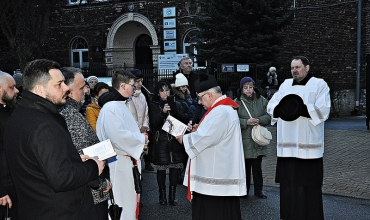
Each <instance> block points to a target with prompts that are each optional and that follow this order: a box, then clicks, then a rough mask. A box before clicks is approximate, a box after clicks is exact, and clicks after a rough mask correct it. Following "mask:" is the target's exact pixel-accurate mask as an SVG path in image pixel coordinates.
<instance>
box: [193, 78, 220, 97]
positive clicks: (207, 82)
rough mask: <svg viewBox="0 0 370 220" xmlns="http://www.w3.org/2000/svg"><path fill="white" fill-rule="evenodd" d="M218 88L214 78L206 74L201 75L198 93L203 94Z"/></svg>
mask: <svg viewBox="0 0 370 220" xmlns="http://www.w3.org/2000/svg"><path fill="white" fill-rule="evenodd" d="M216 86H218V84H217V80H216V78H215V77H214V76H212V75H208V74H205V73H201V74H199V85H198V87H197V89H196V91H197V93H201V92H204V91H207V90H208V89H211V88H213V87H216Z"/></svg>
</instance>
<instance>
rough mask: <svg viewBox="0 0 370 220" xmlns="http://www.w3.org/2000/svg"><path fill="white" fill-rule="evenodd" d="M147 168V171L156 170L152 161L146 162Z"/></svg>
mask: <svg viewBox="0 0 370 220" xmlns="http://www.w3.org/2000/svg"><path fill="white" fill-rule="evenodd" d="M145 169H146V170H147V171H154V167H153V166H152V164H151V163H145Z"/></svg>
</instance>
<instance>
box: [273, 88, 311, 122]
mask: <svg viewBox="0 0 370 220" xmlns="http://www.w3.org/2000/svg"><path fill="white" fill-rule="evenodd" d="M305 112H307V107H306V105H305V104H304V103H303V100H302V98H301V97H299V96H298V95H295V94H290V95H287V96H285V97H284V98H282V99H281V100H280V102H279V104H278V105H277V106H276V107H275V110H274V117H280V118H281V119H283V120H284V121H294V120H296V119H297V118H299V117H300V116H301V115H303V114H304V113H305Z"/></svg>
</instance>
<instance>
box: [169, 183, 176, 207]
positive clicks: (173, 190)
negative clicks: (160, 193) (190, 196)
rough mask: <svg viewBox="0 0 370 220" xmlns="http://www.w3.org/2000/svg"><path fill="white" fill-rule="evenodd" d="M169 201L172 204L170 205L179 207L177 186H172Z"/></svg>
mask: <svg viewBox="0 0 370 220" xmlns="http://www.w3.org/2000/svg"><path fill="white" fill-rule="evenodd" d="M168 200H169V202H170V205H173V206H177V200H176V186H170V188H169V195H168Z"/></svg>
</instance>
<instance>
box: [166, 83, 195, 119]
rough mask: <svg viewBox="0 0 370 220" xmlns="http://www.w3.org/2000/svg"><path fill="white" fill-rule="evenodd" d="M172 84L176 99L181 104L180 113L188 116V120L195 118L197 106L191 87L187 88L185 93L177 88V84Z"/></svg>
mask: <svg viewBox="0 0 370 220" xmlns="http://www.w3.org/2000/svg"><path fill="white" fill-rule="evenodd" d="M171 86H172V92H173V94H174V95H175V98H176V101H177V102H179V104H180V105H181V108H179V114H180V115H183V116H184V117H186V118H187V119H188V122H189V121H190V120H193V118H194V110H195V108H196V106H195V105H193V99H192V98H191V95H190V91H189V89H187V90H186V92H185V93H182V92H181V91H180V90H178V89H176V87H175V84H171ZM185 124H187V123H185Z"/></svg>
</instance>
